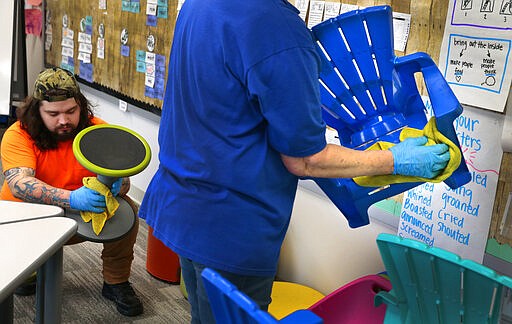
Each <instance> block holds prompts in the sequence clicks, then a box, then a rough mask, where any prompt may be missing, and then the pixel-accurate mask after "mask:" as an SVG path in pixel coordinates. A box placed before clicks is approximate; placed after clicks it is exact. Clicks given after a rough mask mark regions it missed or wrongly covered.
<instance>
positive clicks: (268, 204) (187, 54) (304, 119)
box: [139, 0, 449, 323]
mask: <svg viewBox="0 0 512 324" xmlns="http://www.w3.org/2000/svg"><path fill="white" fill-rule="evenodd" d="M319 67H320V59H319V57H318V56H317V53H316V51H315V48H314V43H313V41H312V37H311V34H310V31H309V30H308V29H307V28H306V26H305V24H304V21H303V20H301V18H300V17H299V16H298V10H297V9H296V8H295V7H293V6H292V5H291V4H290V3H288V2H287V1H286V0H264V1H262V0H244V1H238V0H212V1H202V0H187V1H186V2H185V3H184V5H183V7H182V9H181V11H180V14H179V17H178V19H177V22H176V27H175V31H174V39H173V45H172V49H171V55H170V62H169V74H168V80H167V86H166V93H165V99H164V106H163V108H162V116H161V121H160V130H159V145H160V152H159V161H160V165H159V168H158V170H157V172H156V174H155V175H154V176H153V179H152V180H151V183H150V185H149V187H148V189H147V191H146V195H145V197H144V199H143V202H142V204H141V208H140V212H139V215H140V217H142V218H144V219H145V220H146V221H147V223H148V225H149V226H151V227H152V228H153V230H154V232H153V233H154V235H155V236H156V237H157V238H158V239H160V240H161V241H162V242H163V243H164V244H165V245H166V246H168V247H169V248H170V249H172V250H173V251H175V252H176V253H177V254H178V255H179V257H180V264H181V267H182V273H183V278H184V280H185V286H186V289H187V293H188V298H189V302H190V305H191V313H192V323H214V319H213V317H212V314H211V310H210V308H209V304H208V298H207V296H206V293H205V290H204V287H203V284H202V281H201V277H200V273H201V271H202V269H204V267H210V268H212V269H214V270H216V271H217V272H219V273H220V274H221V275H222V276H224V277H225V278H227V279H228V280H229V281H231V282H233V283H234V284H235V285H236V286H237V287H238V288H239V289H240V290H241V291H243V292H244V293H246V294H247V295H248V296H249V297H251V298H252V299H253V300H255V301H256V302H257V303H258V304H259V305H260V306H261V308H262V309H267V307H268V304H269V303H270V294H271V289H272V281H273V279H274V276H275V273H276V268H277V262H278V257H279V251H280V248H281V244H282V242H283V239H284V236H285V233H286V230H287V228H288V224H289V221H290V215H291V211H292V205H293V201H294V199H295V193H296V189H297V183H298V179H299V177H334V178H342V177H347V178H352V177H355V176H361V175H381V174H392V173H396V174H403V175H415V176H423V177H430V178H431V177H434V176H435V175H437V174H438V173H439V171H441V170H442V169H443V168H444V167H445V166H446V162H447V161H448V159H449V153H448V147H447V146H446V145H444V144H439V145H435V146H429V147H427V146H424V144H425V143H426V138H417V139H411V140H407V141H404V142H403V143H401V144H398V145H396V146H395V147H394V150H393V151H389V150H386V151H355V150H351V149H348V148H345V147H341V146H339V145H331V144H326V139H325V127H326V125H325V123H324V121H323V120H322V115H321V108H320V98H319V82H318V76H319Z"/></svg>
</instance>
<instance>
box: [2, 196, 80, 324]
mask: <svg viewBox="0 0 512 324" xmlns="http://www.w3.org/2000/svg"><path fill="white" fill-rule="evenodd" d="M48 207H51V208H48ZM0 211H1V212H0V214H1V215H0V219H1V221H0V258H1V260H2V262H1V263H0V273H1V276H0V321H1V322H2V323H3V322H12V321H13V315H12V313H13V297H12V294H13V292H14V290H15V289H16V287H18V286H19V285H20V284H22V283H23V282H24V281H25V280H26V279H27V278H29V277H30V276H31V275H32V273H33V272H34V271H36V270H37V272H38V275H37V295H36V323H60V320H61V300H62V295H61V290H62V289H61V288H62V261H63V250H62V246H63V245H64V244H65V243H66V242H67V241H68V240H69V239H70V238H71V237H72V236H73V235H74V234H75V233H76V230H77V224H76V222H75V221H74V220H72V219H69V218H66V217H59V216H60V215H62V214H63V211H62V209H61V208H59V207H53V206H46V205H37V204H28V203H14V202H6V201H0ZM6 211H9V214H6Z"/></svg>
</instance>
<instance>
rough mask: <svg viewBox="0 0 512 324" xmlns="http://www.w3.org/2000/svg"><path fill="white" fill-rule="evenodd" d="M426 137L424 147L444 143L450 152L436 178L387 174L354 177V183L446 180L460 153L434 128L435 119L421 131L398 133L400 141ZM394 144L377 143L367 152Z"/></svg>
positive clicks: (372, 183)
mask: <svg viewBox="0 0 512 324" xmlns="http://www.w3.org/2000/svg"><path fill="white" fill-rule="evenodd" d="M420 136H426V137H427V144H425V145H434V144H441V143H444V144H446V145H448V151H449V152H450V160H449V161H448V164H447V165H446V167H445V168H444V170H443V172H441V173H440V174H439V175H438V176H437V177H434V178H432V179H429V178H423V177H414V176H404V175H398V174H389V175H378V176H363V177H356V178H354V181H355V182H356V183H357V184H358V185H360V186H363V187H382V186H386V185H389V184H394V183H404V182H441V181H444V180H446V179H447V178H448V177H450V176H451V175H452V173H453V172H454V171H455V170H456V169H457V168H458V167H459V164H460V161H461V160H462V153H461V152H460V149H459V147H458V146H457V145H455V144H454V143H453V142H452V141H450V140H449V139H448V138H447V137H446V136H444V135H443V134H442V133H441V132H440V131H439V130H438V129H437V126H436V119H435V117H432V118H430V120H429V121H428V123H427V124H426V125H425V127H424V128H423V130H421V129H416V128H409V127H406V128H404V129H403V130H402V132H401V133H400V141H403V140H405V139H406V138H409V137H420ZM394 145H395V144H394V143H390V142H377V143H375V144H373V145H372V146H370V147H369V148H368V149H367V150H387V149H389V148H390V147H392V146H394Z"/></svg>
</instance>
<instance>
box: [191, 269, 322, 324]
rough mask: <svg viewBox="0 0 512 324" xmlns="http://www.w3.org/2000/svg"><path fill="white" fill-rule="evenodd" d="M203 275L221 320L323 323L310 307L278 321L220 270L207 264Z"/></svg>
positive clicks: (248, 323) (245, 323) (244, 323)
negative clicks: (215, 269)
mask: <svg viewBox="0 0 512 324" xmlns="http://www.w3.org/2000/svg"><path fill="white" fill-rule="evenodd" d="M201 277H202V278H203V283H204V287H205V289H206V293H207V295H208V300H209V301H210V305H211V308H212V312H213V315H214V317H215V320H216V321H217V323H222V324H231V323H233V324H258V323H297V324H300V323H304V324H321V323H322V320H321V319H320V318H319V317H318V316H316V315H315V314H313V313H312V312H310V311H308V310H300V311H296V312H294V313H292V314H290V315H289V316H287V317H285V318H283V319H282V320H280V321H278V320H277V319H275V318H274V317H273V316H272V315H270V314H269V313H267V312H265V311H262V310H261V309H260V308H259V307H258V305H257V304H256V303H255V302H254V301H253V300H251V299H250V298H249V297H248V296H247V295H245V294H244V293H242V292H241V291H239V290H238V289H237V288H236V286H235V285H233V284H232V283H231V282H229V281H228V280H226V279H225V278H223V277H222V276H221V275H220V274H219V273H217V272H216V271H214V270H212V269H209V268H206V269H204V270H203V272H202V274H201Z"/></svg>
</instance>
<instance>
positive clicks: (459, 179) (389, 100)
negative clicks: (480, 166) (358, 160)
mask: <svg viewBox="0 0 512 324" xmlns="http://www.w3.org/2000/svg"><path fill="white" fill-rule="evenodd" d="M312 32H313V37H314V39H315V41H316V42H317V50H318V53H319V54H320V56H321V58H322V69H321V73H320V94H321V100H322V108H323V118H324V120H325V122H326V123H327V125H329V126H331V127H332V128H334V129H336V130H337V132H338V136H339V139H340V143H341V145H343V146H345V147H349V148H353V149H358V150H364V149H366V148H368V147H369V146H371V145H372V144H374V143H375V142H377V141H387V142H393V143H397V142H399V134H400V131H401V130H402V129H403V128H404V127H412V128H416V129H423V127H424V126H425V124H426V123H427V117H426V109H425V105H424V104H423V101H422V99H421V96H420V94H419V92H418V88H417V85H416V81H415V78H414V73H416V72H421V73H422V74H423V79H424V81H425V85H426V88H427V91H428V94H429V97H430V101H431V103H432V109H433V115H434V116H435V118H436V123H437V128H438V130H439V131H440V132H441V133H442V134H444V135H445V136H446V137H447V138H449V139H450V140H451V141H452V142H453V143H455V144H457V145H458V146H459V147H460V144H459V141H458V139H457V135H456V132H455V129H454V127H453V122H454V120H455V118H456V117H457V116H459V115H460V114H461V113H462V106H461V105H460V103H459V101H458V100H457V98H456V97H455V95H454V94H453V92H452V90H451V89H450V87H449V86H448V84H447V82H446V80H445V79H444V78H443V76H442V74H441V72H440V71H439V69H438V68H437V66H436V64H435V63H434V61H432V59H431V58H430V57H429V56H428V54H426V53H414V54H411V55H406V56H403V57H396V56H395V54H394V50H393V22H392V11H391V7H389V6H375V7H369V8H366V9H363V10H354V11H351V12H347V13H344V14H342V15H340V16H338V17H336V18H332V19H330V20H327V21H324V22H322V23H320V24H318V25H316V26H314V27H313V28H312ZM313 180H314V181H315V182H316V183H317V184H318V185H319V187H320V188H321V189H322V190H323V191H324V192H325V193H326V195H327V196H328V197H329V198H330V199H331V200H332V201H333V203H334V204H335V205H336V206H337V207H338V209H339V210H340V211H341V212H342V213H343V215H344V216H345V217H346V218H347V220H348V222H349V225H350V227H353V228H354V227H359V226H363V225H366V224H368V223H369V220H368V214H367V210H368V208H369V207H370V205H372V204H374V203H375V202H377V201H380V200H382V199H385V198H388V197H391V196H394V195H397V194H399V193H402V192H404V191H406V190H409V189H411V188H414V187H416V186H417V185H420V184H421V183H400V184H392V185H389V186H386V187H383V188H379V187H361V186H359V185H357V184H356V183H355V182H354V181H353V180H352V179H323V178H315V179H313ZM470 180H471V175H470V173H469V171H468V169H467V166H466V164H465V163H461V164H460V166H459V167H458V169H457V170H456V171H455V172H453V174H452V175H451V176H450V177H449V178H448V179H446V180H445V183H446V184H447V185H448V186H450V187H451V188H453V189H454V188H457V187H459V186H461V185H463V184H465V183H467V182H469V181H470Z"/></svg>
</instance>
